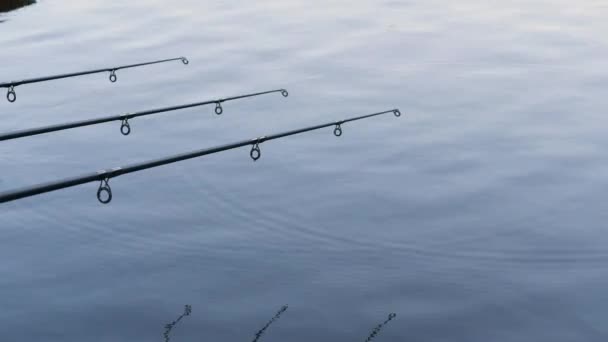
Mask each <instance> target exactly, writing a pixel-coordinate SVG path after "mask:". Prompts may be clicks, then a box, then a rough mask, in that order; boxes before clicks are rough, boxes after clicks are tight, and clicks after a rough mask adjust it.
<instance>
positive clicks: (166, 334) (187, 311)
mask: <svg viewBox="0 0 608 342" xmlns="http://www.w3.org/2000/svg"><path fill="white" fill-rule="evenodd" d="M191 313H192V306H190V305H186V306H185V307H184V313H183V314H181V315H180V316H179V317H177V319H176V320H174V321H173V322H171V323H168V324H167V325H165V332H164V333H163V336H164V337H165V342H169V340H170V339H171V336H170V335H169V334H170V333H171V330H173V327H174V326H175V325H176V324H177V323H179V321H181V320H182V318H184V317H186V316H190V314H191Z"/></svg>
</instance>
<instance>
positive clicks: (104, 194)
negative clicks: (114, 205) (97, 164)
mask: <svg viewBox="0 0 608 342" xmlns="http://www.w3.org/2000/svg"><path fill="white" fill-rule="evenodd" d="M109 182H110V179H109V178H104V179H102V180H101V182H100V183H99V189H97V200H98V201H99V202H100V203H103V204H108V203H110V202H112V188H110V183H109Z"/></svg>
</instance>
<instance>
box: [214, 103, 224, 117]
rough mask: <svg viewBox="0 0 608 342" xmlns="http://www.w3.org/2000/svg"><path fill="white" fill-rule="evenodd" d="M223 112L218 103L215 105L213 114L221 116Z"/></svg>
mask: <svg viewBox="0 0 608 342" xmlns="http://www.w3.org/2000/svg"><path fill="white" fill-rule="evenodd" d="M223 112H224V108H222V104H221V103H220V102H216V103H215V114H217V115H222V113H223Z"/></svg>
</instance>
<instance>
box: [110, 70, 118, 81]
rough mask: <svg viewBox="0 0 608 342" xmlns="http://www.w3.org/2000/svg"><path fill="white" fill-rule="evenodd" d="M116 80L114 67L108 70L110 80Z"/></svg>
mask: <svg viewBox="0 0 608 342" xmlns="http://www.w3.org/2000/svg"><path fill="white" fill-rule="evenodd" d="M116 81H118V77H116V69H114V70H111V71H110V82H112V83H114V82H116Z"/></svg>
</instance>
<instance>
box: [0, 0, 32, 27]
mask: <svg viewBox="0 0 608 342" xmlns="http://www.w3.org/2000/svg"><path fill="white" fill-rule="evenodd" d="M35 3H36V0H2V1H0V13H2V12H10V11H14V10H16V9H19V8H21V7H25V6H29V5H33V4H35ZM2 21H4V20H2ZM2 21H0V22H2Z"/></svg>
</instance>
